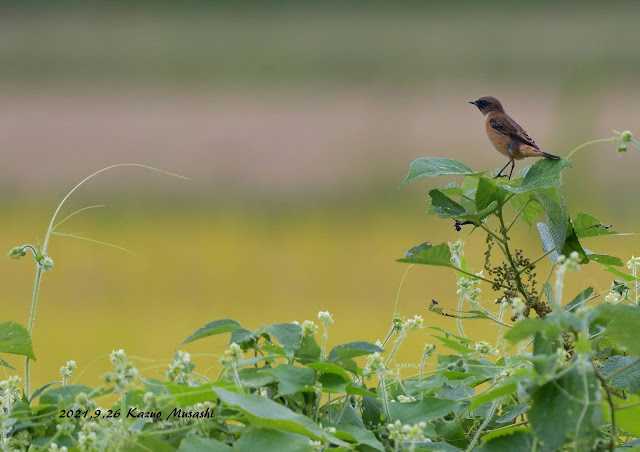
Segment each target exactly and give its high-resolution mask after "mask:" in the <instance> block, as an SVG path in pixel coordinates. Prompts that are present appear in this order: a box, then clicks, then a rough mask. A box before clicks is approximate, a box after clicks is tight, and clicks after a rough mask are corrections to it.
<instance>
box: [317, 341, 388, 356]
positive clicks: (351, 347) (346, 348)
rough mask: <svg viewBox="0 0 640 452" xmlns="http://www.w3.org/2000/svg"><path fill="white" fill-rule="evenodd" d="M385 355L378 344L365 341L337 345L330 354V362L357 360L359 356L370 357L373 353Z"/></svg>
mask: <svg viewBox="0 0 640 452" xmlns="http://www.w3.org/2000/svg"><path fill="white" fill-rule="evenodd" d="M376 352H378V353H383V352H384V349H382V348H380V347H378V346H377V345H376V344H372V343H371V342H365V341H356V342H349V343H347V344H341V345H336V346H335V347H333V349H332V350H331V351H330V352H329V361H337V360H339V359H347V358H357V357H358V356H365V355H370V354H372V353H376Z"/></svg>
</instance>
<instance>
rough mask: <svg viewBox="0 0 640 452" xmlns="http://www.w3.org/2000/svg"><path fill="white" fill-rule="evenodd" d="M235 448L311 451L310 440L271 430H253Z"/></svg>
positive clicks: (244, 451)
mask: <svg viewBox="0 0 640 452" xmlns="http://www.w3.org/2000/svg"><path fill="white" fill-rule="evenodd" d="M234 446H235V447H234V448H233V450H234V451H237V452H256V451H269V450H273V451H276V450H277V451H278V452H302V451H308V450H310V447H309V439H308V438H305V437H304V436H301V435H296V434H293V433H287V432H281V431H278V430H272V429H270V428H251V429H249V431H248V432H246V433H245V434H244V435H242V436H241V437H240V438H239V439H238V441H236V443H235V444H234ZM200 450H201V451H202V450H209V449H200ZM229 450H231V449H229Z"/></svg>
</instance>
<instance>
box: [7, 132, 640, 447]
mask: <svg viewBox="0 0 640 452" xmlns="http://www.w3.org/2000/svg"><path fill="white" fill-rule="evenodd" d="M607 140H608V141H618V142H619V147H618V149H619V150H626V146H627V145H628V144H634V145H636V146H637V145H638V143H637V142H635V141H634V140H633V139H632V136H631V134H630V133H629V132H623V133H616V135H615V136H614V137H612V138H610V139H607ZM580 148H581V147H579V148H577V149H576V150H578V149H580ZM571 155H573V153H571V154H570V155H569V156H571ZM568 166H570V163H569V161H568V160H558V161H553V160H539V161H538V162H537V163H535V164H534V165H532V166H531V167H526V168H524V169H523V170H522V171H520V173H519V174H518V175H517V176H516V177H515V178H514V179H513V180H503V179H499V180H496V179H492V178H489V177H487V176H486V174H485V172H476V171H473V170H472V169H470V168H469V167H467V166H466V165H465V164H463V163H461V162H457V161H455V160H451V159H444V158H423V159H418V160H416V161H415V162H413V163H412V164H411V167H410V171H409V175H408V176H407V178H406V180H405V183H408V182H412V181H415V180H417V179H420V178H425V177H437V176H441V175H455V176H460V177H462V178H463V179H462V182H461V183H460V184H457V183H451V184H448V185H445V186H443V187H441V188H436V189H432V190H430V192H429V197H430V200H431V204H430V208H429V213H430V214H434V215H437V216H438V217H440V218H442V219H443V220H444V221H446V222H452V225H453V226H454V227H455V228H456V229H457V230H461V229H462V228H472V229H473V232H474V233H481V234H486V248H487V249H486V252H485V254H484V257H483V258H482V259H477V258H473V259H472V257H467V256H466V255H465V252H464V244H463V243H462V242H461V241H458V242H456V243H453V244H450V243H449V244H448V243H441V244H437V245H432V244H430V243H423V244H421V245H418V246H415V247H413V248H411V249H410V250H409V251H406V252H405V257H403V258H401V259H399V261H400V262H404V263H410V264H421V265H434V266H441V267H448V268H451V269H452V270H453V271H455V273H456V276H457V294H458V300H459V304H458V309H457V311H456V312H455V313H453V314H451V313H445V312H444V311H443V310H442V308H441V307H440V306H439V305H438V303H437V302H436V301H434V302H433V304H432V306H431V311H432V312H433V313H435V314H442V315H449V316H454V317H456V318H457V326H458V331H457V332H456V333H451V332H448V331H445V330H443V329H441V328H439V327H437V326H426V325H425V324H424V321H423V318H422V317H421V316H414V317H412V318H408V319H405V318H402V317H401V316H400V315H399V314H397V313H396V314H395V315H394V318H393V321H392V325H391V328H390V330H389V333H388V334H387V336H386V338H385V339H384V340H383V341H380V342H377V343H375V344H372V343H369V342H364V341H354V342H350V343H346V344H342V345H339V346H336V347H334V348H332V349H331V350H327V349H326V343H327V337H328V331H329V328H330V327H331V326H332V325H333V322H334V321H333V318H332V316H331V315H330V314H329V313H328V312H320V313H319V315H318V320H317V321H316V322H314V321H309V320H307V321H304V322H303V323H302V324H298V323H281V324H272V325H263V326H261V327H259V328H251V329H249V328H245V327H243V326H241V325H240V324H239V323H238V322H236V321H234V320H231V319H221V320H216V321H213V322H210V323H208V324H206V325H205V326H203V327H202V328H200V329H199V330H197V331H196V332H194V334H193V335H191V336H190V337H188V338H187V339H186V340H185V341H184V342H183V344H182V345H186V344H189V343H191V342H193V341H196V340H204V339H206V338H207V337H209V336H213V335H221V334H225V335H228V336H229V347H228V350H227V351H226V352H225V353H224V355H223V356H222V357H221V359H220V367H221V371H220V375H219V376H218V378H217V379H215V380H210V379H208V378H206V377H205V376H203V375H201V374H198V373H197V372H196V368H195V365H194V363H192V362H191V357H190V355H189V354H188V353H186V352H183V351H179V352H178V353H177V354H176V355H175V357H174V360H173V362H172V363H171V365H170V366H169V367H168V368H167V369H166V371H165V372H164V376H165V378H164V380H162V381H160V380H157V379H149V378H144V377H143V376H141V375H140V374H139V373H138V371H137V369H136V367H135V366H134V363H133V362H131V361H130V360H129V358H128V357H127V355H126V353H125V352H124V351H122V350H118V351H114V352H113V353H112V354H111V356H110V358H111V362H112V364H113V367H114V369H113V372H111V373H109V374H108V375H107V376H106V378H105V384H104V385H102V386H99V387H97V388H90V387H87V386H81V385H68V384H67V379H68V378H69V377H70V376H71V375H72V374H73V373H74V372H75V370H76V369H75V363H74V362H69V363H67V364H66V365H65V366H63V367H62V368H61V376H62V381H55V382H52V383H49V384H47V385H45V386H43V387H41V388H39V389H37V390H35V391H33V393H31V391H30V388H29V372H28V369H29V367H28V365H29V360H32V359H35V355H34V352H33V348H32V345H31V339H30V333H31V331H32V328H33V321H32V319H33V315H34V313H35V302H36V301H37V297H38V289H39V285H38V284H39V281H40V278H41V277H42V273H43V272H45V271H47V270H51V269H52V267H53V261H52V260H51V259H50V258H49V257H48V256H47V255H46V245H47V242H48V238H49V236H50V233H53V231H54V229H55V226H54V220H55V215H54V219H52V222H51V226H50V228H49V232H48V234H47V241H45V245H44V247H43V248H40V247H34V246H32V245H23V246H20V247H16V248H14V249H13V250H12V251H11V252H10V253H9V255H10V256H11V257H13V258H21V257H24V256H26V255H27V254H28V253H31V254H32V255H33V257H34V259H35V260H36V263H37V267H36V270H37V273H36V281H37V283H36V288H35V290H34V303H33V304H32V316H31V320H30V323H29V326H28V328H24V327H22V326H20V325H18V324H16V323H13V322H5V323H2V324H0V351H1V352H4V353H9V354H16V355H22V356H25V358H26V363H27V366H26V372H25V386H24V390H21V388H20V379H19V378H18V377H17V376H11V377H9V378H7V379H6V380H4V381H2V382H0V426H1V427H0V444H2V447H3V450H27V449H29V450H39V449H45V450H63V449H65V448H66V450H103V449H106V450H131V451H147V450H152V451H165V450H166V451H171V450H178V451H200V450H212V451H229V450H238V451H263V450H264V451H267V450H273V451H303V450H312V451H320V450H325V449H332V450H354V449H355V450H362V451H373V450H378V451H385V450H393V451H398V450H433V451H445V452H448V451H460V450H467V451H470V450H474V451H520V450H536V451H556V450H577V451H586V450H610V451H614V450H616V449H620V448H622V447H624V448H625V449H624V450H630V448H632V447H633V446H636V445H640V439H639V437H640V421H638V419H640V396H639V395H640V358H639V355H640V337H639V336H638V334H637V328H638V326H639V325H640V309H639V308H638V302H639V301H640V293H639V292H638V269H640V258H635V257H632V258H631V260H629V261H628V262H627V264H626V266H627V268H628V269H629V270H630V273H628V272H626V271H623V270H622V269H620V267H623V262H622V260H621V259H620V258H618V257H615V256H611V255H608V254H605V253H598V252H593V251H589V250H587V249H586V248H584V247H583V245H582V242H583V241H584V240H585V239H589V238H591V237H596V236H609V235H615V234H617V233H616V232H614V231H612V230H611V228H610V227H609V226H607V225H605V224H603V223H602V222H600V221H599V220H598V219H596V218H595V217H594V216H592V215H589V214H586V213H577V214H576V215H575V216H570V215H569V209H568V208H567V206H566V202H565V200H564V197H563V196H562V193H561V192H560V189H559V187H560V186H561V184H562V171H563V170H564V169H565V168H567V167H568ZM77 187H78V186H76V188H77ZM74 190H75V188H74ZM72 192H73V190H72ZM67 197H68V196H67ZM66 199H67V198H65V200H66ZM63 202H64V201H63ZM61 205H62V203H61ZM60 207H61V206H59V208H58V210H57V211H56V214H57V213H58V211H59V210H60ZM510 212H512V213H510ZM540 216H544V221H541V222H538V223H536V220H537V219H538V217H540ZM519 219H520V220H522V221H524V222H526V223H527V225H528V226H529V227H532V226H533V224H534V223H536V228H537V230H538V232H539V234H540V237H541V243H542V249H543V252H542V254H541V255H540V256H537V257H533V258H531V257H528V256H525V254H524V252H523V251H522V250H521V249H519V248H518V247H517V244H515V243H513V241H512V240H511V238H510V236H509V233H510V231H511V229H512V227H513V226H514V224H515V223H516V222H517V221H518V220H519ZM450 224H451V223H450ZM547 259H548V260H550V261H551V264H552V268H551V271H550V272H549V273H548V275H547V276H546V278H544V279H542V278H540V276H538V274H537V270H536V269H537V267H538V266H539V265H540V263H541V262H543V261H545V260H547ZM472 260H473V261H474V263H475V264H476V265H482V267H483V270H482V271H481V272H477V273H476V272H474V270H473V269H472V266H471V264H470V262H471V261H472ZM589 262H594V263H595V265H600V266H602V268H603V270H605V271H607V272H609V273H611V274H612V275H613V276H614V277H615V278H616V279H614V281H613V284H612V287H611V289H610V290H607V291H605V292H603V293H595V294H594V293H593V292H594V291H593V289H592V288H590V287H585V288H584V290H583V291H582V292H580V293H579V294H577V295H575V296H573V297H572V298H571V300H570V301H569V302H567V299H568V298H567V297H565V294H564V278H565V275H566V272H570V271H578V270H580V267H581V266H582V265H586V264H588V263H589ZM485 272H486V273H485ZM483 283H484V285H483ZM488 288H490V289H491V290H493V291H496V292H497V293H498V296H497V299H496V300H495V301H496V304H497V305H498V309H497V310H492V311H490V310H488V309H486V308H485V307H483V305H482V304H481V299H482V296H483V293H484V294H486V293H487V289H488ZM483 291H484V292H483ZM603 296H604V297H603ZM598 298H604V300H599V302H598V303H591V302H592V301H593V300H596V299H598ZM467 319H474V321H486V322H493V323H495V324H496V325H497V326H498V330H499V333H500V334H499V338H498V342H497V343H496V344H495V345H491V344H488V343H486V342H484V341H475V340H473V339H471V338H468V337H467V335H466V334H465V331H464V328H463V323H464V321H466V320H467ZM417 330H427V331H429V332H430V333H431V337H433V338H434V340H435V341H437V346H438V351H439V353H438V354H437V361H436V363H435V364H434V365H431V364H430V360H429V358H430V357H431V355H433V354H434V353H435V351H436V345H434V344H430V343H427V344H425V346H424V349H423V350H422V351H421V352H420V358H419V361H418V362H417V363H416V364H415V366H413V367H410V368H403V367H402V366H399V365H398V364H396V362H395V361H394V356H395V355H396V353H397V351H398V349H399V347H400V346H401V344H402V343H403V341H404V339H405V338H406V337H407V335H408V334H409V333H412V332H414V331H417ZM0 364H1V365H2V366H4V367H5V368H8V369H13V368H12V367H11V366H10V364H9V363H8V362H6V361H4V360H2V361H0ZM407 373H410V374H409V375H407ZM54 386H55V387H54ZM108 394H113V396H114V397H117V402H116V403H115V404H114V405H113V406H110V407H106V408H104V407H99V406H98V405H97V403H96V399H97V398H98V397H101V396H104V395H108ZM36 401H37V402H38V403H36Z"/></svg>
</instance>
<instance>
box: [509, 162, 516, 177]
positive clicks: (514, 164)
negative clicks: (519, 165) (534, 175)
mask: <svg viewBox="0 0 640 452" xmlns="http://www.w3.org/2000/svg"><path fill="white" fill-rule="evenodd" d="M515 167H516V161H515V160H511V171H509V180H511V175H512V174H513V170H514V169H515Z"/></svg>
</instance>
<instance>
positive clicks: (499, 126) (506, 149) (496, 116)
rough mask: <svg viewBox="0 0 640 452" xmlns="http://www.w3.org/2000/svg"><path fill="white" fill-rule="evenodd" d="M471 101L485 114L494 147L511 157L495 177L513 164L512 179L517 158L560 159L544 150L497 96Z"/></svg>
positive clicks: (485, 122)
mask: <svg viewBox="0 0 640 452" xmlns="http://www.w3.org/2000/svg"><path fill="white" fill-rule="evenodd" d="M469 103H470V104H473V105H475V106H476V107H478V110H480V112H481V113H482V114H483V115H484V127H485V129H486V131H487V136H488V137H489V141H491V144H493V147H494V148H496V150H497V151H498V152H500V153H501V154H503V155H505V156H507V157H509V161H508V162H507V164H506V165H505V166H504V167H503V168H502V169H501V170H500V172H499V173H498V175H497V176H496V177H495V178H498V177H501V176H502V175H503V174H502V172H503V171H504V170H505V169H506V168H507V166H509V165H511V171H510V172H509V179H511V175H512V174H513V168H515V166H516V162H515V160H522V159H523V158H525V157H547V158H549V159H554V160H558V159H560V157H558V156H557V155H552V154H547V153H546V152H542V151H541V150H540V148H539V147H538V145H537V144H536V142H535V141H533V138H531V137H530V136H529V134H528V133H527V132H525V131H524V129H523V128H522V127H520V125H519V124H518V123H517V122H515V121H514V120H513V119H511V117H510V116H509V115H508V114H507V113H506V112H505V111H504V107H503V106H502V104H501V103H500V101H499V100H498V99H496V98H495V97H491V96H485V97H481V98H480V99H478V100H474V101H470V102H469Z"/></svg>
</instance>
